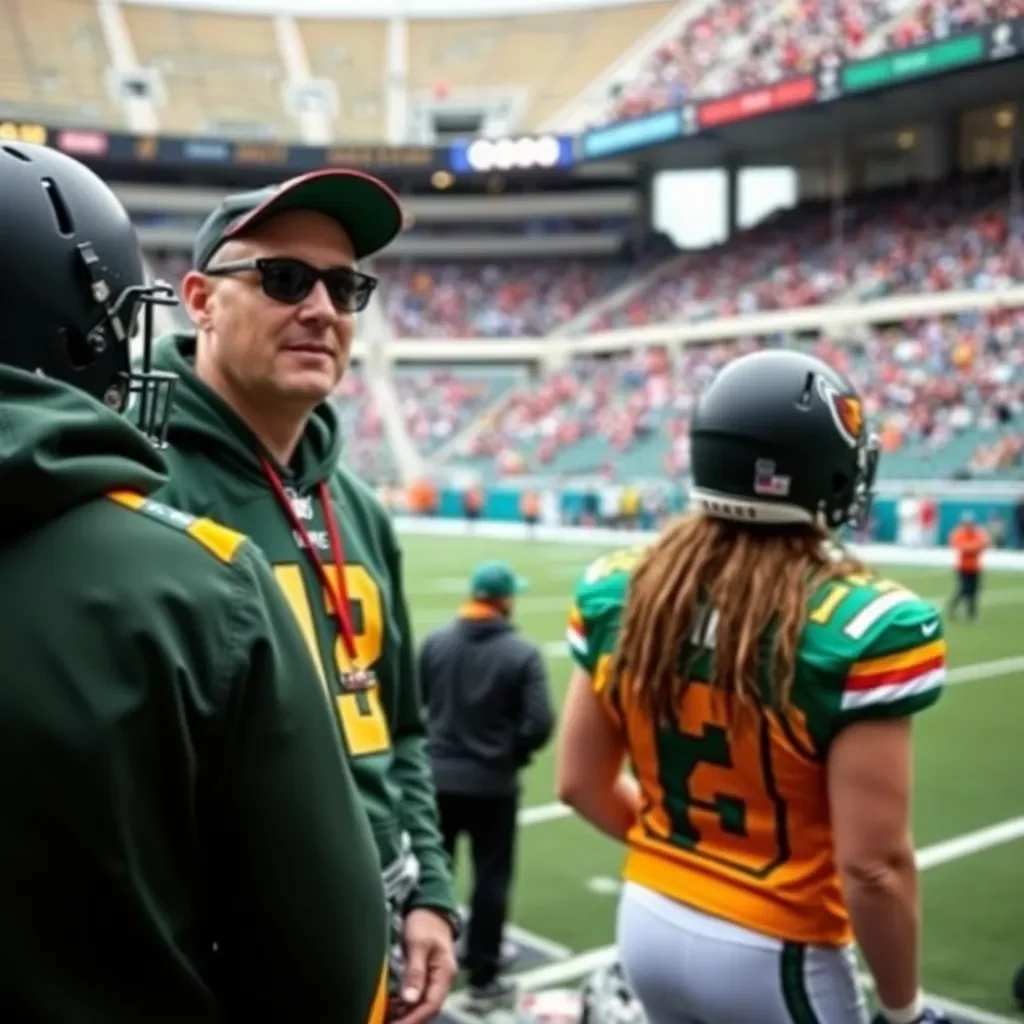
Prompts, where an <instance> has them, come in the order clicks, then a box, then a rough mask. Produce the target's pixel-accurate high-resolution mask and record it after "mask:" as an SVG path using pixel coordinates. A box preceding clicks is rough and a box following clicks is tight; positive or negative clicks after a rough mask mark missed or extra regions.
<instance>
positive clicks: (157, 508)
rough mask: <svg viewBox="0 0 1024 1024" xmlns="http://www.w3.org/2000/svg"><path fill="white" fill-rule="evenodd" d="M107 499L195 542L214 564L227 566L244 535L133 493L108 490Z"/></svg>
mask: <svg viewBox="0 0 1024 1024" xmlns="http://www.w3.org/2000/svg"><path fill="white" fill-rule="evenodd" d="M107 497H108V498H109V499H110V500H111V501H114V502H116V503H117V504H118V505H121V506H123V507H124V508H129V509H131V510H132V511H133V512H138V513H140V514H141V515H144V516H148V517H149V518H150V519H155V520H157V521H158V522H161V523H163V524H164V525H166V526H170V527H172V528H173V529H176V530H179V531H180V532H181V533H184V534H187V535H188V536H189V537H191V538H192V539H193V540H194V541H196V543H198V544H199V545H201V546H202V547H203V548H205V549H206V550H207V551H208V552H209V553H210V554H211V555H213V556H214V558H216V559H217V560H218V561H220V562H224V563H225V564H228V565H230V564H231V562H233V561H234V559H235V555H236V554H237V553H238V549H239V548H240V547H241V546H242V543H243V542H244V541H245V535H244V534H241V533H237V532H236V531H234V530H230V529H228V527H226V526H222V525H221V524H220V523H215V522H214V521H213V520H212V519H204V518H200V517H198V516H193V515H189V514H188V513H187V512H182V511H181V510H180V509H176V508H171V506H170V505H164V504H163V503H162V502H159V501H153V500H152V499H151V498H146V497H143V496H142V495H141V494H137V493H135V492H134V491H111V492H110V493H109V494H108V495H107Z"/></svg>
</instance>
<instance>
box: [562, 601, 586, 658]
mask: <svg viewBox="0 0 1024 1024" xmlns="http://www.w3.org/2000/svg"><path fill="white" fill-rule="evenodd" d="M565 639H566V641H567V642H568V644H569V646H570V647H571V648H572V650H573V651H575V653H576V654H578V655H579V656H580V657H581V658H586V657H587V655H588V654H589V651H588V649H587V634H586V630H585V628H584V626H583V616H582V615H580V610H579V609H578V608H577V607H576V606H575V605H573V607H572V609H571V610H570V612H569V625H568V627H567V628H566V631H565Z"/></svg>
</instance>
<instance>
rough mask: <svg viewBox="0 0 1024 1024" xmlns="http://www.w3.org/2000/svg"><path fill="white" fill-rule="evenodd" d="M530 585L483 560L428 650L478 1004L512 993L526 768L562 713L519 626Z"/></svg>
mask: <svg viewBox="0 0 1024 1024" xmlns="http://www.w3.org/2000/svg"><path fill="white" fill-rule="evenodd" d="M526 586H527V583H526V580H524V579H523V578H522V577H521V576H519V575H517V574H516V572H515V571H514V570H513V569H512V568H511V566H509V565H506V564H505V563H504V562H484V563H483V564H481V565H478V566H477V568H476V570H475V571H474V572H473V575H472V577H471V578H470V582H469V599H468V600H467V601H466V602H465V604H463V605H462V607H461V608H460V609H459V612H458V615H457V616H456V617H455V619H454V620H453V621H452V622H451V623H449V624H448V625H447V626H445V627H443V628H442V629H439V630H437V631H436V632H435V633H432V634H431V635H430V636H429V637H427V639H426V640H425V641H424V643H423V647H422V648H421V650H420V665H419V667H420V680H421V685H422V686H423V702H424V706H425V707H426V710H427V753H428V755H429V757H430V763H431V768H432V770H433V774H434V786H435V789H436V791H437V805H438V819H439V822H440V825H441V836H442V840H443V842H444V848H445V849H446V850H447V851H448V855H449V857H452V858H454V854H455V844H456V842H457V840H458V837H459V836H460V835H462V834H463V833H466V834H467V835H468V836H469V841H470V849H471V855H472V858H473V877H474V885H473V892H472V895H471V898H470V915H469V927H468V931H467V933H466V944H465V964H466V967H467V969H468V971H469V986H470V999H471V1004H472V1008H473V1010H474V1011H475V1012H480V1013H483V1012H486V1011H488V1010H489V1009H491V1008H493V1007H494V1006H495V1005H496V1004H498V1003H501V1002H503V1001H505V1000H506V999H510V998H511V997H512V996H513V994H514V991H515V989H514V987H513V986H512V985H511V984H509V983H507V982H506V981H503V980H502V979H500V978H499V977H498V971H499V968H500V967H501V946H502V933H503V931H504V927H505V919H506V917H507V914H508V902H509V892H510V889H511V884H512V874H513V865H514V859H515V838H516V818H517V814H518V811H519V789H520V787H519V775H520V773H521V771H522V770H523V768H524V767H526V765H527V764H529V762H530V759H531V758H532V757H533V755H534V754H535V753H536V752H537V751H538V750H540V749H541V747H543V746H544V744H545V743H547V741H548V740H549V739H550V737H551V733H552V730H553V729H554V724H555V713H554V709H553V707H552V703H551V696H550V693H549V691H548V680H547V670H546V668H545V666H544V659H543V658H542V657H541V654H540V651H539V650H538V649H537V648H536V647H535V646H534V645H533V644H531V643H529V642H528V641H527V640H525V639H524V638H523V637H522V636H521V635H520V634H519V632H518V631H517V630H516V628H515V626H514V625H513V624H512V616H513V611H514V607H515V599H516V596H517V595H518V594H521V593H522V592H523V591H524V590H525V589H526Z"/></svg>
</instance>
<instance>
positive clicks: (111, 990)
mask: <svg viewBox="0 0 1024 1024" xmlns="http://www.w3.org/2000/svg"><path fill="white" fill-rule="evenodd" d="M164 480H165V476H164V466H163V462H162V460H161V458H160V457H159V455H158V454H157V453H156V451H155V450H154V449H153V448H152V446H151V445H150V444H149V442H148V441H147V440H146V439H145V438H144V437H143V436H142V435H141V434H140V433H139V432H138V431H136V430H135V429H133V428H132V427H131V425H130V424H128V423H127V422H125V421H124V420H123V419H122V418H121V417H119V416H117V415H115V414H114V413H112V412H111V411H110V410H108V409H105V408H104V407H103V406H102V405H101V404H100V403H98V402H95V401H93V399H91V398H90V397H88V396H87V395H85V394H83V393H82V392H79V391H76V390H74V389H72V388H70V387H68V386H66V385H64V384H61V383H58V382H55V381H51V380H47V379H45V378H42V377H38V376H35V375H32V374H28V373H23V372H20V371H18V370H13V369H10V368H6V367H0V495H2V499H0V651H2V652H3V658H4V669H3V673H2V677H3V683H2V685H0V815H2V820H0V908H2V910H0V950H2V955H0V1004H2V1006H3V1013H2V1016H3V1019H4V1020H8V1021H12V1022H14V1021H18V1022H26V1024H27V1022H30V1021H46V1022H47V1024H122V1022H123V1024H139V1022H141V1021H147V1022H153V1024H204V1022H210V1024H213V1022H218V1024H228V1022H235V1021H237V1022H239V1024H243V1022H245V1024H248V1022H251V1021H254V1020H279V1021H284V1020H296V1019H301V1020H302V1021H304V1022H305V1021H310V1022H313V1021H316V1022H320V1021H323V1022H325V1024H326V1022H327V1021H330V1022H332V1024H336V1022H338V1021H353V1022H360V1024H361V1022H364V1021H367V1020H373V1021H379V1020H381V1019H382V1017H381V1013H382V1009H383V1005H384V1000H385V999H386V991H385V990H384V989H383V988H382V971H383V965H384V960H385V955H386V944H387V919H386V911H385V906H384V894H383V890H382V886H381V882H380V875H379V870H378V865H377V856H376V850H375V849H374V846H373V841H372V838H371V836H370V832H369V829H368V827H367V825H366V816H365V814H364V813H363V810H362V806H361V801H360V799H359V795H358V793H357V791H356V788H355V784H354V782H353V780H352V776H351V772H350V770H349V768H348V762H347V758H346V757H345V754H344V751H343V749H342V746H341V743H340V742H339V740H338V735H337V730H336V729H334V728H333V727H331V725H330V722H329V718H328V716H327V715H326V714H325V708H326V703H325V700H324V694H323V690H322V688H321V686H320V682H319V680H318V678H317V676H316V673H315V671H314V668H313V666H312V665H311V664H310V661H309V656H308V653H307V651H306V647H305V643H304V641H303V639H302V636H301V633H300V632H299V630H298V629H297V627H296V625H295V621H294V618H293V616H292V615H291V613H290V611H289V610H288V607H287V605H286V604H285V602H284V601H283V600H282V599H281V595H280V590H279V588H278V587H277V586H276V584H275V582H274V580H273V578H272V576H271V574H270V571H269V567H268V566H267V565H266V562H265V561H264V559H263V558H262V556H261V555H260V553H259V551H258V550H257V549H256V548H255V546H253V545H252V544H250V543H248V542H246V541H245V539H244V538H243V537H241V536H240V535H239V534H236V533H234V532H233V531H230V530H227V529H225V528H224V527H221V526H219V525H216V524H214V523H211V522H208V521H203V520H197V519H195V518H194V517H192V516H188V515H183V514H182V513H180V512H177V511H175V510H173V509H170V508H167V507H166V506H164V505H161V504H158V503H157V502H155V501H153V500H152V499H151V498H149V497H147V495H149V494H151V493H152V492H153V491H154V490H155V489H156V488H157V487H159V486H160V485H161V484H162V483H163V482H164ZM374 1008H375V1009H374ZM371 1011H373V1012H371Z"/></svg>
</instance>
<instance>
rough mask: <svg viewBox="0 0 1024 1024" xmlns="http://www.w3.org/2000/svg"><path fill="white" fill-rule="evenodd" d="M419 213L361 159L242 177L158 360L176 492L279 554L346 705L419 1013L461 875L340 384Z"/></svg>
mask: <svg viewBox="0 0 1024 1024" xmlns="http://www.w3.org/2000/svg"><path fill="white" fill-rule="evenodd" d="M401 227H402V211H401V208H400V206H399V204H398V200H397V198H396V197H395V196H394V194H393V193H392V192H391V190H390V189H388V188H387V186H385V185H384V184H383V183H381V182H379V181H377V180H376V179H375V178H372V177H370V176H368V175H364V174H361V173H359V172H356V171H348V170H340V169H338V170H325V171H320V172H316V173H313V174H307V175H304V176H302V177H299V178H293V179H291V180H289V181H286V182H285V183H284V184H282V185H280V186H276V187H271V188H268V189H263V190H260V191H257V192H249V193H245V194H241V195H234V196H230V197H228V198H227V199H225V200H224V201H223V202H222V203H221V204H220V205H219V206H218V207H217V208H216V209H215V210H214V211H213V213H211V214H210V216H209V217H208V218H207V220H206V221H205V223H204V224H203V225H202V227H201V228H200V230H199V233H198V235H197V236H196V240H195V245H194V253H193V255H194V269H193V270H192V271H190V272H189V273H188V274H186V275H185V278H184V280H183V282H182V295H183V301H184V306H185V308H186V310H187V311H188V313H189V316H190V318H191V319H192V322H193V323H194V325H195V333H194V334H189V335H172V336H170V337H167V338H164V339H161V343H160V345H159V348H158V351H157V360H156V362H157V366H158V367H159V368H160V369H163V370H167V371H171V372H173V373H175V374H177V376H178V378H179V385H178V392H177V402H176V404H175V411H174V413H173V415H172V417H171V421H170V426H169V430H168V441H169V444H170V448H169V450H168V452H167V460H168V463H169V467H170V475H171V482H170V485H169V486H168V487H167V488H166V489H165V490H164V491H163V492H162V493H161V498H162V499H163V500H164V501H166V502H167V503H168V504H171V505H175V506H177V507H178V508H182V509H184V510H186V511H188V512H192V513H194V514H204V515H211V516H214V517H215V518H217V519H219V520H220V521H221V522H224V523H227V524H228V525H230V526H232V527H234V528H235V529H237V530H240V531H242V532H245V533H246V534H248V535H249V536H250V537H251V538H252V539H253V540H254V541H255V542H256V543H257V544H259V546H260V547H261V548H262V549H263V552H264V554H266V556H267V558H268V559H269V561H270V563H271V565H272V566H273V568H274V572H275V575H276V577H277V580H278V582H279V584H280V586H281V588H282V590H283V591H284V593H285V595H286V597H287V598H288V601H289V603H290V604H291V606H292V610H293V611H294V613H295V615H296V618H297V619H298V621H299V623H300V625H301V627H302V631H303V633H304V635H305V637H306V640H307V642H308V644H309V648H310V651H311V653H312V655H313V658H314V661H315V662H316V664H317V667H318V669H319V671H320V676H321V679H322V681H323V685H324V687H325V688H326V690H327V692H328V693H329V695H330V698H331V702H332V704H333V706H334V708H335V711H336V714H337V720H338V725H339V727H340V729H341V733H342V736H343V738H344V741H345V746H346V748H347V750H348V754H349V757H350V761H351V764H352V768H353V772H354V774H355V777H356V782H357V784H358V786H359V788H360V792H361V794H362V797H363V801H364V804H365V806H366V809H367V811H368V813H369V817H370V822H371V826H372V828H373V831H374V835H375V838H376V840H377V847H378V852H379V854H380V859H381V868H382V872H383V875H384V880H385V890H386V891H387V893H388V896H389V900H390V902H391V905H392V908H393V910H394V911H395V912H396V914H397V915H399V919H400V921H401V924H400V939H401V947H402V952H403V953H404V958H403V959H404V964H403V965H402V966H401V968H400V969H399V970H396V971H395V972H394V977H393V978H392V985H393V990H392V994H393V997H394V999H393V1009H392V1017H393V1019H395V1020H400V1021H402V1022H403V1024H421V1022H423V1021H427V1020H430V1019H432V1018H433V1017H434V1016H435V1015H436V1013H437V1012H438V1011H439V1009H440V1007H441V1004H442V1002H443V1000H444V998H445V996H446V995H447V992H448V989H449V987H450V984H451V981H452V979H453V977H454V974H455V970H456V964H455V956H454V942H453V940H454V933H455V931H456V919H455V916H454V902H453V900H452V893H451V881H450V877H449V872H448V864H447V858H446V857H445V854H444V852H443V847H442V843H441V837H440V834H439V830H438V826H437V809H436V803H435V797H434V790H433V786H432V782H431V775H430V768H429V763H428V760H427V755H426V744H425V728H424V721H423V714H422V709H421V705H420V697H419V687H418V684H417V680H416V676H415V671H416V670H415V664H416V662H415V653H414V648H413V638H412V633H411V629H410V626H409V619H408V614H407V609H406V603H405V597H404V593H403V584H402V567H401V554H400V551H399V548H398V545H397V542H396V539H395V536H394V533H393V530H392V527H391V522H390V519H389V517H388V516H387V514H386V512H385V511H384V509H383V508H382V506H381V505H380V503H379V501H378V500H377V498H376V497H375V495H374V494H373V493H372V491H371V490H370V489H369V488H368V487H366V486H365V485H364V484H363V483H362V482H360V481H359V480H357V479H356V478H355V477H354V476H353V475H352V474H351V473H350V472H349V471H348V470H347V469H346V468H344V467H343V466H342V465H341V463H340V458H341V445H342V437H341V426H340V421H339V416H338V412H337V410H336V408H335V407H334V406H333V405H332V404H331V402H330V401H328V399H329V398H330V396H331V394H332V392H334V390H335V388H336V387H337V385H338V382H339V380H340V379H341V377H342V375H343V374H344V372H345V369H346V368H347V365H348V361H349V356H350V352H351V347H352V338H353V330H354V315H355V314H356V313H358V312H360V311H361V310H363V309H364V308H365V307H366V305H367V303H368V302H369V300H370V296H371V294H372V292H373V290H374V287H375V286H376V284H377V282H376V279H375V278H373V277H370V276H369V275H367V274H364V273H362V272H360V271H359V270H358V269H357V267H356V261H357V260H360V259H364V258H366V257H368V256H371V255H373V254H374V253H376V252H379V251H380V250H381V249H383V248H384V247H385V246H386V245H387V244H388V243H389V242H391V240H392V239H393V238H394V237H395V236H396V235H397V234H398V232H399V231H400V230H401Z"/></svg>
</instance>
